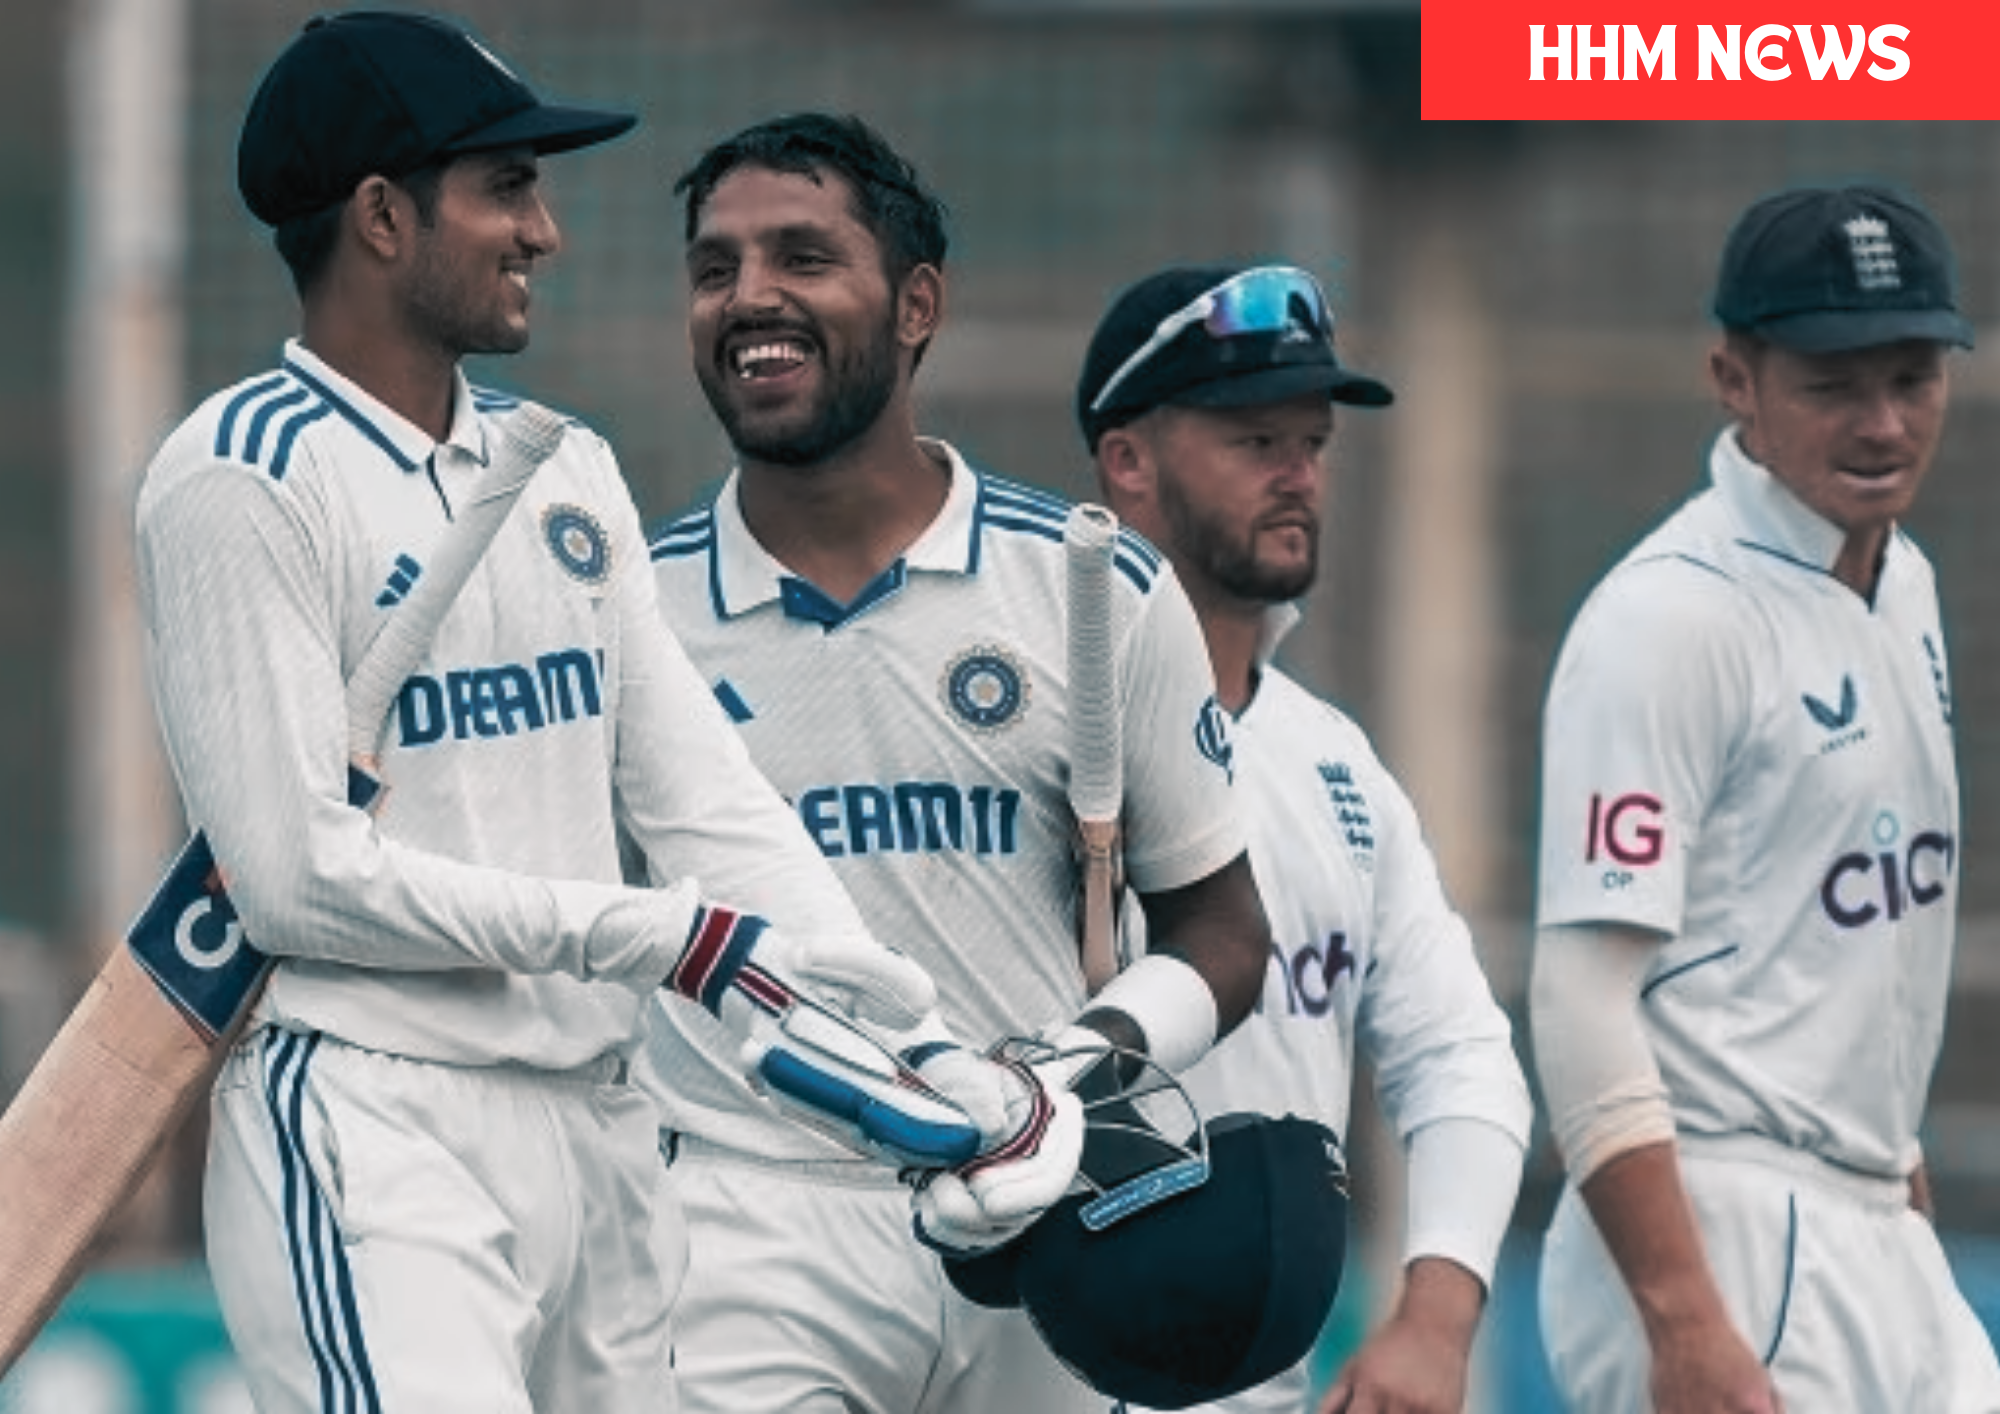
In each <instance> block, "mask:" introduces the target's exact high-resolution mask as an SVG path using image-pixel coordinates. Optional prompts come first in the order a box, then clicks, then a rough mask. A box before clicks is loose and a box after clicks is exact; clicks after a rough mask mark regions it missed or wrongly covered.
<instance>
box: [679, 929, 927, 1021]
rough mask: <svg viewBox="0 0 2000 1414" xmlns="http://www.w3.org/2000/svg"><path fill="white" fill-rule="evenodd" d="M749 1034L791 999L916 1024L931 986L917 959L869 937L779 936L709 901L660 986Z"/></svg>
mask: <svg viewBox="0 0 2000 1414" xmlns="http://www.w3.org/2000/svg"><path fill="white" fill-rule="evenodd" d="M662 985H664V986H665V987H667V988H668V989H669V990H671V991H675V992H678V993H680V994H681V995H682V996H684V997H686V998H688V999H689V1000H690V1001H693V1002H698V1003H700V1004H701V1005H702V1006H704V1007H706V1008H707V1009H708V1011H709V1012H710V1013H711V1014H712V1015H714V1016H715V1017H716V1019H717V1020H719V1021H721V1022H722V1023H723V1025H725V1026H727V1027H729V1028H730V1029H731V1030H732V1031H736V1032H738V1033H740V1034H742V1035H745V1036H749V1035H750V1034H751V1033H752V1031H753V1030H754V1029H755V1021H756V1018H757V1016H758V1015H760V1014H761V1015H764V1016H772V1015H775V1014H776V1013H778V1012H780V1011H782V1010H783V1009H784V1008H785V1007H787V1006H789V1005H790V1004H791V1002H792V1000H793V999H794V997H795V996H797V995H801V994H803V995H804V996H805V997H807V998H808V999H809V1000H811V1001H813V1002H816V1003H818V1004H820V1005H821V1006H825V1007H830V1008H831V1009H833V1010H834V1011H837V1012H840V1013H841V1014H842V1015H845V1016H849V1017H860V1018H861V1019H862V1020H865V1021H869V1022H872V1023H874V1024H875V1025H877V1026H881V1027H885V1028H888V1029H891V1030H896V1031H902V1030H907V1029H909V1028H913V1027H915V1026H917V1025H918V1024H919V1023H920V1022H921V1021H922V1020H923V1018H924V1017H925V1016H927V1015H929V1014H930V1013H931V1012H932V1011H933V1010H934V1009H935V1008H936V1006H937V986H936V984H935V983H933V982H932V981H931V979H930V974H929V973H927V972H925V971H924V970H923V969H922V968H921V967H919V966H917V964H916V963H914V962H912V961H910V959H908V958H907V957H904V956H903V955H902V954H901V953H898V952H892V951H890V950H889V949H888V948H885V947H883V946H882V945H881V944H880V943H877V942H875V941H873V940H872V939H867V938H855V937H841V936H817V937H811V938H795V937H792V936H790V935H789V934H785V933H780V932H779V931H778V930H777V929H775V928H773V927H772V926H771V925H770V924H769V923H768V922H767V921H766V920H764V919H762V918H759V917H758V916H757V915H756V914H754V913H739V912H737V911H736V910H735V909H732V908H724V907H722V906H720V905H717V904H710V905H707V906H705V907H702V908H698V909H696V910H695V915H694V922H693V924H692V925H690V927H689V928H688V936H687V945H686V946H685V947H683V948H682V949H681V955H680V957H679V959H678V960H677V961H676V962H675V963H674V968H673V971H671V972H669V973H668V974H667V979H666V981H665V982H664V983H663V984H662Z"/></svg>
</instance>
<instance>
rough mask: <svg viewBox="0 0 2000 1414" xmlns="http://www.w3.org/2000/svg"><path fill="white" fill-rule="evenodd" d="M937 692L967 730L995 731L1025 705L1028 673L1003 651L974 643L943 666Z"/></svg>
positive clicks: (1013, 717)
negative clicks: (969, 728)
mask: <svg viewBox="0 0 2000 1414" xmlns="http://www.w3.org/2000/svg"><path fill="white" fill-rule="evenodd" d="M938 691H939V694H940V695H941V696H942V697H943V698H944V705H945V706H947V707H949V708H950V709H951V711H952V715H953V716H955V717H957V718H958V719H959V720H960V721H961V722H964V723H965V724H966V725H967V726H968V727H971V728H972V729H973V730H974V731H980V732H996V731H999V730H1000V729H1001V728H1002V727H1005V726H1007V725H1009V724H1010V723H1011V722H1013V721H1014V720H1015V719H1016V718H1017V717H1019V716H1020V715H1021V711H1022V709H1023V708H1025V707H1026V706H1027V705H1028V670H1027V669H1026V668H1024V667H1022V666H1021V665H1020V663H1019V662H1017V661H1016V660H1015V658H1014V656H1013V655H1012V654H1010V653H1008V652H1007V651H1006V650H1005V649H1003V648H997V647H994V646H992V645H990V644H977V645H974V646H973V647H971V648H968V649H966V650H965V651H964V652H963V653H961V654H959V655H958V656H957V657H956V658H953V659H952V660H951V662H950V663H948V664H946V665H945V670H944V677H943V679H942V680H941V681H940V682H939V684H938Z"/></svg>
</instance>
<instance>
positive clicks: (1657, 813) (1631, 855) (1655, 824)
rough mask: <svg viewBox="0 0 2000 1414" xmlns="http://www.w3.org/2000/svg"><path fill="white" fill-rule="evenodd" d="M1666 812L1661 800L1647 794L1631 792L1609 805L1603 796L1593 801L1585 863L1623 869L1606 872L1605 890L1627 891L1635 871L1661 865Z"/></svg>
mask: <svg viewBox="0 0 2000 1414" xmlns="http://www.w3.org/2000/svg"><path fill="white" fill-rule="evenodd" d="M1665 809H1666V807H1665V806H1664V805H1662V804H1661V802H1660V798H1659V797H1658V796H1656V795H1650V794H1648V793H1647V792H1645V791H1628V792H1626V793H1625V794H1624V795H1621V796H1616V797H1614V798H1613V799H1612V800H1611V801H1610V803H1608V804H1607V803H1606V802H1605V799H1604V797H1603V796H1601V795H1593V796H1591V797H1590V826H1589V830H1588V838H1586V839H1585V841H1584V847H1583V860H1584V863H1586V864H1595V863H1596V862H1597V861H1598V860H1599V859H1600V858H1601V859H1606V860H1609V861H1610V862H1611V863H1612V864H1613V865H1615V866H1620V867H1615V868H1609V869H1606V870H1605V871H1604V880H1603V883H1604V887H1605V888H1607V889H1622V888H1627V887H1629V886H1630V885H1631V883H1632V870H1634V869H1644V868H1647V867H1648V866H1650V865H1654V864H1658V863H1659V862H1660V857H1661V856H1662V855H1663V854H1665V853H1666V849H1667V830H1666V822H1665V818H1664V814H1665Z"/></svg>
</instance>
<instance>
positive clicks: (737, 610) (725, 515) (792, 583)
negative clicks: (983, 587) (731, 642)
mask: <svg viewBox="0 0 2000 1414" xmlns="http://www.w3.org/2000/svg"><path fill="white" fill-rule="evenodd" d="M921 441H922V445H923V447H924V449H925V450H926V451H929V452H931V453H932V454H933V455H935V456H938V457H941V458H942V459H943V460H944V462H945V464H946V466H947V467H948V468H949V469H950V471H951V486H950V488H949V489H948V490H947V491H946V493H945V499H944V505H943V506H942V507H940V508H939V510H938V513H937V518H936V519H934V520H933V521H932V522H931V523H930V524H929V525H928V526H927V527H925V529H924V532H923V534H921V535H919V536H918V537H917V538H916V541H915V542H914V543H913V544H912V545H911V546H910V548H909V549H908V550H905V551H904V552H903V555H902V558H900V559H898V560H897V561H896V562H895V563H894V564H892V565H890V566H889V567H888V568H887V569H885V570H883V571H882V573H881V574H879V575H877V576H876V577H875V579H874V581H873V582H872V583H870V584H869V585H868V587H867V588H866V589H863V590H862V591H861V593H859V594H858V595H856V596H855V597H854V599H853V600H852V601H850V602H849V603H846V604H839V603H836V602H835V601H834V600H832V599H830V598H829V597H828V596H827V595H825V594H823V593H821V592H820V590H819V589H817V588H816V587H814V586H813V585H812V584H810V583H808V582H807V581H805V580H803V579H801V578H799V576H797V575H795V574H793V573H792V572H791V571H790V570H788V569H786V568H785V566H784V565H783V564H781V563H780V562H779V561H778V560H777V559H776V558H775V557H774V556H772V554H771V553H770V551H768V550H766V549H765V548H764V547H763V546H762V545H760V544H758V543H757V537H756V536H755V535H752V534H751V533H750V527H749V525H748V524H746V523H745V522H744V519H743V505H742V496H741V488H742V477H743V472H742V469H741V468H740V467H739V468H737V469H735V470H732V471H731V472H730V473H729V479H728V480H727V481H725V482H723V484H722V490H721V491H720V492H719V493H718V494H717V495H716V498H715V550H714V559H713V561H712V562H711V575H712V579H711V589H712V590H713V595H714V600H715V608H716V612H717V613H718V614H719V615H721V617H723V618H726V619H730V618H735V617H736V616H737V615H739V614H747V613H749V612H750V611H751V610H753V609H757V608H761V607H762V606H764V605H766V604H772V603H777V604H782V605H783V606H784V609H785V612H786V613H787V614H788V615H790V616H791V617H793V618H803V619H811V620H813V621H814V622H816V623H820V624H823V625H825V626H826V627H828V628H832V627H834V626H836V625H837V624H840V623H843V622H845V621H846V620H848V619H851V618H853V617H854V616H855V615H857V614H859V613H861V612H863V611H864V610H866V609H868V608H870V607H872V606H874V605H875V604H878V603H880V602H881V601H882V600H884V599H886V598H888V597H889V596H890V595H892V594H894V593H895V592H896V591H897V590H898V589H901V588H902V587H903V584H904V583H905V582H906V581H907V580H908V578H909V576H910V574H911V572H913V571H925V572H929V573H936V574H971V573H973V572H974V571H975V570H976V569H977V568H978V543H977V535H978V512H979V474H978V473H977V472H975V471H974V470H973V469H972V468H971V467H969V466H968V465H966V463H965V459H964V458H963V457H961V456H959V454H958V452H957V450H956V449H955V448H953V447H952V446H951V445H950V444H949V443H946V442H942V441H938V440H935V439H933V438H928V437H927V438H923V439H921Z"/></svg>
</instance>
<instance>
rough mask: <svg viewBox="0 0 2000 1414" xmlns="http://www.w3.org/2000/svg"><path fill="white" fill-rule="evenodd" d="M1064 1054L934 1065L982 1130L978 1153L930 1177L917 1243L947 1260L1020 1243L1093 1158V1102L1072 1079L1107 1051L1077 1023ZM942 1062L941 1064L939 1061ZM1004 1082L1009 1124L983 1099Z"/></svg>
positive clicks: (919, 1206) (1003, 1108)
mask: <svg viewBox="0 0 2000 1414" xmlns="http://www.w3.org/2000/svg"><path fill="white" fill-rule="evenodd" d="M1055 1045H1056V1050H1054V1051H1052V1052H1051V1053H1050V1054H1049V1055H1048V1057H1047V1058H1046V1059H1041V1060H1036V1061H1034V1062H1033V1063H1032V1064H1030V1063H1028V1062H1026V1061H1022V1060H1004V1061H996V1060H991V1059H988V1058H985V1057H968V1058H969V1059H972V1060H974V1061H975V1062H976V1064H977V1065H978V1066H980V1067H983V1069H982V1070H974V1069H972V1068H969V1067H967V1066H965V1065H964V1064H963V1063H962V1062H961V1061H959V1060H957V1059H953V1060H952V1062H951V1066H950V1069H949V1070H948V1071H943V1072H937V1073H935V1074H933V1071H932V1070H926V1071H925V1078H926V1079H928V1080H930V1081H931V1083H932V1084H933V1085H935V1086H936V1087H937V1088H938V1089H939V1090H940V1092H941V1093H944V1094H946V1095H947V1096H949V1097H950V1098H951V1099H953V1100H954V1101H955V1102H957V1104H958V1105H959V1107H960V1108H961V1109H963V1110H965V1112H966V1113H967V1115H968V1116H970V1117H971V1118H972V1119H973V1120H974V1121H975V1122H976V1123H979V1124H980V1126H981V1130H982V1134H983V1136H984V1138H985V1145H984V1147H983V1148H982V1150H981V1152H980V1155H979V1157H978V1158H976V1159H974V1160H972V1162H970V1163H967V1164H962V1165H960V1166H959V1167H958V1168H955V1169H947V1170H945V1171H943V1172H940V1173H937V1174H934V1175H930V1176H929V1177H928V1178H927V1179H925V1180H923V1181H921V1182H920V1183H919V1186H918V1188H917V1192H916V1196H915V1198H914V1199H913V1200H912V1206H913V1208H914V1209H915V1228H916V1235H917V1240H918V1241H920V1242H922V1243H923V1244H924V1245H925V1246H927V1247H931V1248H933V1249H935V1250H936V1251H938V1252H940V1253H942V1254H944V1255H945V1256H947V1257H958V1258H963V1257H973V1256H977V1255H979V1254H980V1253H982V1252H989V1251H991V1250H993V1249H994V1248H996V1247H1000V1246H1003V1245H1004V1244H1006V1243H1008V1242H1011V1241H1012V1240H1013V1239H1014V1238H1016V1237H1018V1236H1020V1235H1021V1234H1022V1233H1023V1232H1025V1231H1027V1229H1028V1227H1029V1226H1030V1225H1031V1224H1032V1223H1033V1222H1034V1221H1035V1219H1037V1218H1039V1217H1040V1216H1041V1215H1042V1214H1043V1213H1044V1212H1046V1211H1047V1210H1048V1209H1049V1207H1050V1206H1051V1205H1052V1204H1054V1203H1055V1202H1057V1201H1058V1200H1059V1199H1061V1198H1062V1196H1063V1195H1064V1194H1065V1193H1067V1192H1068V1191H1069V1189H1070V1185H1071V1184H1072V1183H1073V1182H1075V1180H1076V1169H1077V1164H1078V1162H1079V1161H1080V1160H1081V1159H1082V1157H1083V1104H1082V1101H1080V1100H1079V1099H1078V1098H1077V1096H1076V1094H1075V1092H1074V1091H1072V1090H1071V1088H1070V1086H1071V1083H1072V1082H1073V1081H1074V1080H1075V1079H1077V1078H1078V1076H1080V1075H1081V1074H1082V1073H1084V1072H1085V1071H1087V1070H1089V1069H1090V1067H1091V1066H1092V1065H1093V1064H1094V1063H1095V1062H1096V1060H1097V1059H1098V1058H1100V1057H1101V1056H1102V1054H1103V1053H1104V1051H1105V1049H1106V1045H1107V1043H1106V1042H1105V1040H1104V1038H1103V1037H1102V1036H1100V1035H1098V1034H1097V1033H1096V1032H1094V1031H1090V1030H1088V1029H1086V1028H1082V1027H1070V1028H1067V1029H1066V1030H1065V1031H1064V1032H1063V1033H1062V1034H1061V1035H1060V1036H1059V1037H1058V1038H1057V1040H1056V1042H1055ZM933 1067H935V1062H933ZM996 1080H997V1082H998V1086H999V1090H1000V1097H1001V1104H1000V1109H999V1115H1000V1122H999V1123H998V1124H989V1122H988V1121H989V1120H990V1119H991V1117H992V1115H993V1110H992V1109H991V1108H990V1106H989V1105H988V1104H987V1103H984V1102H983V1101H982V1100H980V1099H979V1098H977V1096H978V1095H979V1094H981V1093H982V1092H984V1093H990V1087H991V1086H992V1085H993V1083H994V1082H995V1081H996Z"/></svg>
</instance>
